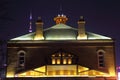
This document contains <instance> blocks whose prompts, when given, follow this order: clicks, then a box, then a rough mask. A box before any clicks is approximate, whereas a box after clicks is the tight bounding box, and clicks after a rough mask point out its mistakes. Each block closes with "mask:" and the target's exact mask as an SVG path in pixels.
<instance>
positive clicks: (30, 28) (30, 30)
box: [29, 12, 32, 33]
mask: <svg viewBox="0 0 120 80" xmlns="http://www.w3.org/2000/svg"><path fill="white" fill-rule="evenodd" d="M29 19H30V24H29V25H30V26H29V32H30V33H31V32H32V13H31V12H30V17H29Z"/></svg>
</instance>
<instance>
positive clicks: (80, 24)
mask: <svg viewBox="0 0 120 80" xmlns="http://www.w3.org/2000/svg"><path fill="white" fill-rule="evenodd" d="M77 39H78V40H81V39H87V35H86V32H85V20H84V18H83V16H80V20H79V21H78V37H77Z"/></svg>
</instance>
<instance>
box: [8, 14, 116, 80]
mask: <svg viewBox="0 0 120 80" xmlns="http://www.w3.org/2000/svg"><path fill="white" fill-rule="evenodd" d="M67 20H68V18H67V17H66V16H65V15H58V16H56V17H55V18H54V21H55V22H56V24H55V25H54V26H52V27H49V28H47V29H43V21H42V20H41V18H38V20H37V21H36V31H35V32H32V33H29V34H26V35H23V36H20V37H16V38H13V39H11V40H9V41H8V45H7V49H8V51H7V72H6V80H14V79H15V80H56V79H60V80H74V79H76V80H116V69H115V68H116V66H115V46H114V40H113V39H111V38H109V37H105V36H102V35H99V34H95V33H91V32H87V31H86V30H85V23H86V22H85V20H84V18H83V17H82V16H81V17H80V19H79V20H78V22H77V24H78V28H74V27H71V26H68V25H67V24H66V21H67Z"/></svg>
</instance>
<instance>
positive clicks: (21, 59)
mask: <svg viewBox="0 0 120 80" xmlns="http://www.w3.org/2000/svg"><path fill="white" fill-rule="evenodd" d="M24 66H25V51H23V50H21V51H19V52H18V67H24Z"/></svg>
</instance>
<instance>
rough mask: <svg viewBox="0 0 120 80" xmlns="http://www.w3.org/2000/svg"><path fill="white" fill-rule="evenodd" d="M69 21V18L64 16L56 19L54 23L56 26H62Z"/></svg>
mask: <svg viewBox="0 0 120 80" xmlns="http://www.w3.org/2000/svg"><path fill="white" fill-rule="evenodd" d="M67 20H68V18H67V17H66V16H65V15H63V14H62V15H58V16H57V17H55V18H54V21H55V22H56V24H60V23H63V24H65V23H66V21H67Z"/></svg>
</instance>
